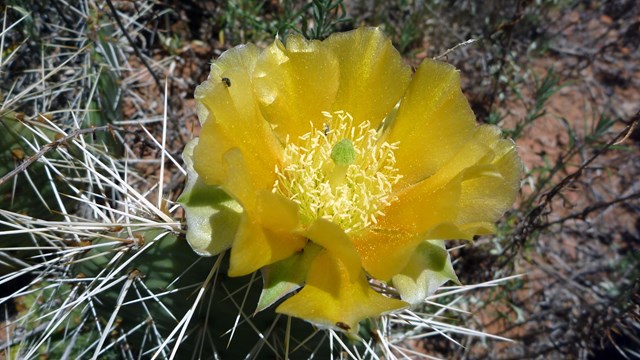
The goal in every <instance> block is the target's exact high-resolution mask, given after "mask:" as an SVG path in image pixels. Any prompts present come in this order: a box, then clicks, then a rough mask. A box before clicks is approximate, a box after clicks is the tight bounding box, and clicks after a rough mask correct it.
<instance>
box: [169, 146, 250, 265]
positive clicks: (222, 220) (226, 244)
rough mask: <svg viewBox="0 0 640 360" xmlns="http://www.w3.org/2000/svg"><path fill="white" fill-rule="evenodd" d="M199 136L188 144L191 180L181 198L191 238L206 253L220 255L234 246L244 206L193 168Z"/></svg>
mask: <svg viewBox="0 0 640 360" xmlns="http://www.w3.org/2000/svg"><path fill="white" fill-rule="evenodd" d="M197 144H198V139H194V140H192V141H191V142H190V143H188V144H187V146H185V149H184V152H183V154H182V157H183V159H184V162H185V165H186V168H187V184H186V186H185V189H184V192H183V193H182V195H181V196H180V198H179V199H178V202H180V204H182V207H183V208H184V210H185V214H186V219H187V241H188V242H189V244H190V245H191V247H192V248H193V250H194V251H195V252H196V253H198V254H199V255H202V256H212V255H217V254H219V253H221V252H223V251H224V250H227V249H229V248H230V247H231V243H232V242H233V239H234V237H235V235H236V231H237V228H238V224H239V223H240V217H241V216H242V207H241V206H240V204H238V202H236V201H235V200H233V199H232V198H231V197H230V196H229V195H228V194H227V193H226V192H225V191H223V190H222V189H220V188H219V187H218V186H211V185H207V184H205V183H204V182H203V181H201V180H200V179H199V178H198V174H197V173H196V171H195V170H194V169H193V160H192V156H193V149H194V148H195V146H196V145H197Z"/></svg>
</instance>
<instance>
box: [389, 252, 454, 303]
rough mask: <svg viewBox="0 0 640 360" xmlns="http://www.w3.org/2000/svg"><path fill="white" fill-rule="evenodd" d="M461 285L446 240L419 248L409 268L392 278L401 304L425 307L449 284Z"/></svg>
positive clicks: (410, 261)
mask: <svg viewBox="0 0 640 360" xmlns="http://www.w3.org/2000/svg"><path fill="white" fill-rule="evenodd" d="M449 280H451V281H453V282H454V283H456V284H460V281H459V280H458V277H457V276H456V273H455V271H454V270H453V265H452V264H451V257H450V256H449V252H448V251H447V249H446V248H445V245H444V240H427V241H424V242H423V243H422V244H420V245H419V246H418V248H417V249H416V251H415V252H414V253H413V255H412V257H411V259H410V260H409V263H408V264H407V266H406V267H405V268H404V269H403V270H402V272H401V273H400V274H398V275H395V276H394V277H393V278H392V282H393V286H394V287H395V288H396V289H397V290H398V293H400V297H401V298H402V300H404V301H406V302H408V303H410V304H412V305H416V304H419V303H422V302H423V301H424V300H425V299H426V298H427V297H428V296H430V295H431V294H433V293H434V292H435V291H436V290H437V289H438V288H439V287H440V286H442V285H443V284H444V283H446V282H447V281H449Z"/></svg>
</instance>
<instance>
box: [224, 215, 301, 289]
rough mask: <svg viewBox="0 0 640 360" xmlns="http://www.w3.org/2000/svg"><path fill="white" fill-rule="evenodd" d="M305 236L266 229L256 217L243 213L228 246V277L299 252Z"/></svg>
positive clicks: (249, 271) (251, 270) (253, 269)
mask: <svg viewBox="0 0 640 360" xmlns="http://www.w3.org/2000/svg"><path fill="white" fill-rule="evenodd" d="M306 242H307V239H305V238H304V237H302V236H298V235H295V234H293V233H292V232H286V231H273V230H270V229H266V228H264V227H263V226H262V224H260V223H259V222H258V221H257V219H256V218H253V217H252V216H249V215H247V214H246V213H245V214H243V217H242V219H241V220H240V225H239V226H238V233H237V234H236V237H235V239H234V240H233V245H232V247H231V259H230V264H229V276H232V277H233V276H243V275H247V274H250V273H252V272H254V271H256V270H258V269H260V268H262V267H263V266H265V265H269V264H272V263H274V262H276V261H279V260H282V259H284V258H286V257H289V256H291V255H292V254H294V253H295V252H297V251H300V249H302V248H303V247H304V245H305V244H306Z"/></svg>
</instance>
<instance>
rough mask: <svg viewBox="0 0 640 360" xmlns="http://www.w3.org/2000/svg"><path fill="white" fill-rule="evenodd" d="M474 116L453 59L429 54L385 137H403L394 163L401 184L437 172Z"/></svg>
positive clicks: (462, 138) (390, 139) (472, 126)
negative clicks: (441, 59) (430, 57)
mask: <svg viewBox="0 0 640 360" xmlns="http://www.w3.org/2000/svg"><path fill="white" fill-rule="evenodd" d="M475 127H476V125H475V116H474V115H473V112H472V111H471V108H470V106H469V103H468V102H467V99H466V98H465V97H464V95H463V94H462V91H461V90H460V75H459V74H458V71H457V70H456V69H455V68H454V67H453V66H451V65H448V64H445V63H442V62H438V61H434V60H425V61H424V62H423V63H422V65H420V67H419V68H418V70H417V72H416V73H415V74H414V76H413V80H412V81H411V84H410V85H409V88H408V90H407V94H406V95H405V97H404V98H403V99H402V102H401V103H400V108H399V109H398V112H397V115H396V117H395V120H394V122H393V123H392V124H391V129H390V133H389V135H388V138H387V141H388V142H390V143H393V142H395V141H400V148H399V149H398V150H396V152H395V157H396V160H397V163H396V166H397V168H398V169H399V170H400V173H401V174H403V175H404V178H403V179H402V180H401V182H402V184H413V183H415V182H417V181H420V180H422V179H425V178H426V177H428V176H430V175H432V174H434V173H435V172H436V171H437V170H438V169H439V168H440V167H442V166H443V165H444V164H446V163H447V161H449V159H451V157H453V156H454V155H455V154H456V152H457V151H458V150H459V149H460V148H461V147H462V146H463V145H464V144H465V143H466V141H467V140H468V139H469V138H470V137H471V135H472V133H473V131H474V129H475Z"/></svg>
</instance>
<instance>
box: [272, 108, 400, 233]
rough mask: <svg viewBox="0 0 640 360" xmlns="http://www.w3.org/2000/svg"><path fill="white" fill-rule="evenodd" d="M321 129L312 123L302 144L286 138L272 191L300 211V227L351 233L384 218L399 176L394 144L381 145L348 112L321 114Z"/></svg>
mask: <svg viewBox="0 0 640 360" xmlns="http://www.w3.org/2000/svg"><path fill="white" fill-rule="evenodd" d="M322 115H323V116H324V117H325V123H324V128H323V129H317V128H315V127H314V126H313V124H311V131H310V132H308V133H306V134H304V135H302V136H300V139H299V140H300V141H298V142H290V141H289V138H287V139H286V145H285V148H284V157H283V163H282V168H280V167H278V166H277V165H276V169H275V171H276V175H277V179H276V182H275V183H274V185H273V192H274V193H280V194H282V195H284V196H285V197H287V198H289V199H291V200H293V201H295V202H296V203H297V204H298V205H299V206H300V215H301V218H302V221H303V224H305V225H309V224H311V222H313V221H314V220H315V219H317V218H325V219H327V220H330V221H332V222H334V223H336V224H338V225H340V226H341V227H342V228H343V229H344V231H345V232H347V233H355V232H358V231H360V230H362V229H364V228H366V227H368V226H370V225H371V224H376V223H377V218H378V217H380V216H384V212H383V209H384V208H385V207H387V206H389V204H390V203H391V202H393V201H394V200H395V198H394V197H393V196H392V195H391V189H392V187H393V185H395V184H396V183H397V182H398V181H399V180H400V178H402V175H400V174H399V173H398V169H397V168H396V167H395V157H394V150H396V149H397V148H398V143H393V144H389V143H387V142H381V141H380V133H379V132H378V131H377V130H376V129H372V128H371V123H370V122H369V121H365V122H363V123H361V124H359V125H358V126H354V125H353V117H351V115H350V114H349V113H348V112H345V111H336V112H335V113H333V114H332V113H329V112H322Z"/></svg>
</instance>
